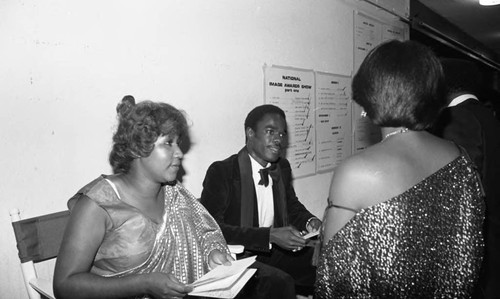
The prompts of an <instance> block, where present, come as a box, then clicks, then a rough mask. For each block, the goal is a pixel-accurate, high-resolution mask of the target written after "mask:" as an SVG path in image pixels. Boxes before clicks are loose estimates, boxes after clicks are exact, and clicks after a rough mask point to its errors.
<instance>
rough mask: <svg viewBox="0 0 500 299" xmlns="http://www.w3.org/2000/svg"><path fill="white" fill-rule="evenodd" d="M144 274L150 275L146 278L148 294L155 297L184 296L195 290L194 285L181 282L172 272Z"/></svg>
mask: <svg viewBox="0 0 500 299" xmlns="http://www.w3.org/2000/svg"><path fill="white" fill-rule="evenodd" d="M144 275H147V276H148V277H147V278H146V281H147V284H148V288H147V290H148V294H149V295H152V296H153V297H154V298H172V297H179V298H182V297H184V296H186V295H187V293H189V292H191V291H192V290H193V287H192V286H188V285H186V284H183V283H181V282H179V280H178V279H177V278H176V277H175V276H174V275H172V274H166V273H160V272H155V273H150V274H144Z"/></svg>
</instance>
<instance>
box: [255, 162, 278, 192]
mask: <svg viewBox="0 0 500 299" xmlns="http://www.w3.org/2000/svg"><path fill="white" fill-rule="evenodd" d="M259 174H260V181H259V185H264V186H265V187H267V186H268V185H269V176H271V178H272V179H273V181H277V180H278V179H279V172H278V167H277V166H276V164H271V166H269V167H268V168H262V169H261V170H259Z"/></svg>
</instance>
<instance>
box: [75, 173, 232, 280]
mask: <svg viewBox="0 0 500 299" xmlns="http://www.w3.org/2000/svg"><path fill="white" fill-rule="evenodd" d="M163 192H164V194H165V211H164V214H163V219H162V222H161V223H156V222H154V221H153V220H152V219H151V218H149V217H148V216H146V215H145V214H143V213H142V212H141V211H140V210H138V209H137V208H135V207H133V206H131V205H129V204H127V203H125V202H123V201H122V200H121V199H120V198H119V195H118V193H117V191H116V189H115V187H114V185H113V184H112V182H110V181H108V180H106V179H105V176H101V177H99V178H97V179H95V180H94V181H92V182H91V183H89V184H88V185H87V186H85V187H83V188H82V189H81V190H80V191H79V192H78V193H77V194H76V195H75V196H74V197H73V198H72V199H70V200H69V202H68V206H69V207H70V209H71V207H72V206H73V205H74V203H75V200H78V198H80V197H81V196H83V195H85V196H87V197H88V198H90V200H92V201H94V202H95V203H97V205H98V206H99V207H101V208H102V209H103V210H104V211H105V212H106V213H107V214H108V217H109V219H110V222H111V226H110V227H108V228H107V230H106V233H105V236H104V239H103V241H102V244H101V246H100V247H99V249H98V251H97V254H96V257H95V259H94V264H93V267H92V269H91V272H92V273H95V274H98V275H101V276H107V277H113V276H115V277H121V276H126V275H130V274H139V273H150V272H164V273H172V274H174V275H175V276H176V277H177V279H179V281H181V282H183V283H192V282H194V281H195V280H197V279H198V278H200V277H201V276H202V275H203V274H205V273H206V272H208V270H209V269H208V255H209V253H210V252H211V251H212V250H214V249H219V250H220V251H221V252H225V253H228V254H229V251H228V249H227V245H226V241H225V240H224V237H223V235H222V232H221V230H220V228H219V226H218V224H217V222H216V221H215V220H214V219H213V218H212V216H211V215H210V214H209V213H208V211H207V210H206V209H205V208H204V207H203V206H202V205H201V204H200V203H199V202H198V200H197V199H196V198H195V197H194V196H193V195H192V194H191V193H189V192H188V191H187V190H186V189H185V188H184V187H183V186H182V185H181V184H180V183H178V182H177V183H176V184H175V185H165V186H164V187H163Z"/></svg>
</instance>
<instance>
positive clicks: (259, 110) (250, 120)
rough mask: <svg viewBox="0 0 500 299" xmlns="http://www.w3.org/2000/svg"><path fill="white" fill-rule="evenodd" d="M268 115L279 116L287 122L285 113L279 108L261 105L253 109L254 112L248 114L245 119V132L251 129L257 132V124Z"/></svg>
mask: <svg viewBox="0 0 500 299" xmlns="http://www.w3.org/2000/svg"><path fill="white" fill-rule="evenodd" d="M267 114H278V115H280V116H281V117H283V119H284V120H285V121H286V117H285V112H284V111H283V110H282V109H281V108H279V107H278V106H274V105H270V104H266V105H261V106H257V107H255V108H253V109H252V111H250V113H248V115H247V118H246V119H245V130H246V128H251V129H252V130H254V131H255V130H256V129H257V123H258V122H259V121H260V120H261V119H262V118H264V116H265V115H267Z"/></svg>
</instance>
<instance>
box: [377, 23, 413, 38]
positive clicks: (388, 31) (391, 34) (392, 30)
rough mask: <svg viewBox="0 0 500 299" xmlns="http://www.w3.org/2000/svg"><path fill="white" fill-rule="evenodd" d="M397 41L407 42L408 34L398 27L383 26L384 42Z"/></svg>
mask: <svg viewBox="0 0 500 299" xmlns="http://www.w3.org/2000/svg"><path fill="white" fill-rule="evenodd" d="M391 39H397V40H399V41H405V40H407V39H408V32H407V31H406V30H405V29H403V28H401V27H397V26H393V25H388V24H382V42H385V41H388V40H391Z"/></svg>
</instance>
